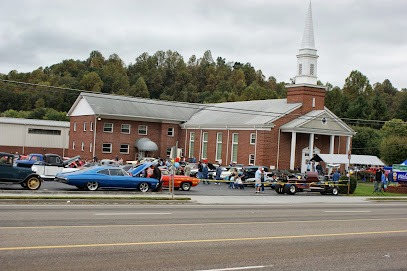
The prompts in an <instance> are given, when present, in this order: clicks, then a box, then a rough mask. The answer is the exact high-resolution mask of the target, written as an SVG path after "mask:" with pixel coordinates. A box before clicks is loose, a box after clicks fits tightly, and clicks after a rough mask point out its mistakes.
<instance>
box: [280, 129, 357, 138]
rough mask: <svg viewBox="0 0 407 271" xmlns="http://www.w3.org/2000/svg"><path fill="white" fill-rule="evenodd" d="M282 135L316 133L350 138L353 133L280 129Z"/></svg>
mask: <svg viewBox="0 0 407 271" xmlns="http://www.w3.org/2000/svg"><path fill="white" fill-rule="evenodd" d="M281 131H282V132H283V133H292V132H297V133H303V134H311V133H318V134H319V135H335V136H350V137H352V136H353V135H354V133H351V132H345V131H338V130H327V129H319V128H318V129H316V128H298V127H296V128H290V129H284V128H283V129H281Z"/></svg>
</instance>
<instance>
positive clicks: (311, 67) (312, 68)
mask: <svg viewBox="0 0 407 271" xmlns="http://www.w3.org/2000/svg"><path fill="white" fill-rule="evenodd" d="M309 74H310V75H314V64H311V65H310V67H309Z"/></svg>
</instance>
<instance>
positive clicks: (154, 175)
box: [150, 164, 163, 192]
mask: <svg viewBox="0 0 407 271" xmlns="http://www.w3.org/2000/svg"><path fill="white" fill-rule="evenodd" d="M150 168H152V169H153V172H152V174H151V176H150V178H153V179H157V180H158V185H157V187H156V188H155V191H156V192H162V191H163V182H162V179H161V170H160V169H159V168H158V166H156V165H154V164H152V165H151V166H150Z"/></svg>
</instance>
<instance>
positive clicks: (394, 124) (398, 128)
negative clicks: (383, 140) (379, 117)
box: [380, 119, 407, 137]
mask: <svg viewBox="0 0 407 271" xmlns="http://www.w3.org/2000/svg"><path fill="white" fill-rule="evenodd" d="M380 131H381V132H382V134H383V135H384V136H385V137H391V136H401V137H405V136H407V124H406V123H405V122H403V120H401V119H391V120H390V121H388V122H386V123H385V124H384V125H383V127H382V129H381V130H380Z"/></svg>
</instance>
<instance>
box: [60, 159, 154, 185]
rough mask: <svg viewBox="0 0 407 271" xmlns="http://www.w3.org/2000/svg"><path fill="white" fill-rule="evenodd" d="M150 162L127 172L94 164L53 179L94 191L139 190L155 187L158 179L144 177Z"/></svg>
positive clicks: (61, 174)
mask: <svg viewBox="0 0 407 271" xmlns="http://www.w3.org/2000/svg"><path fill="white" fill-rule="evenodd" d="M151 164H152V163H144V164H142V165H140V166H138V167H136V168H134V169H132V170H130V171H129V172H126V171H124V170H123V169H121V168H118V167H109V166H94V167H90V168H85V169H82V170H78V171H75V172H66V173H58V174H57V175H56V178H55V181H57V182H61V183H66V184H69V185H73V186H76V187H78V188H79V189H83V188H85V189H87V190H89V191H95V190H97V189H98V188H132V189H138V190H139V191H141V192H147V191H149V190H150V189H155V188H156V187H157V185H158V180H156V179H152V178H146V177H144V173H145V170H147V169H148V167H149V166H150V165H151Z"/></svg>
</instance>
